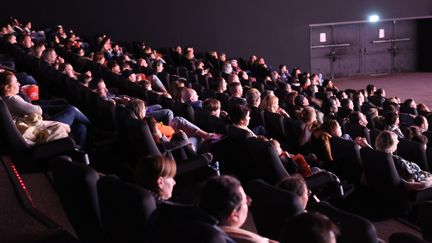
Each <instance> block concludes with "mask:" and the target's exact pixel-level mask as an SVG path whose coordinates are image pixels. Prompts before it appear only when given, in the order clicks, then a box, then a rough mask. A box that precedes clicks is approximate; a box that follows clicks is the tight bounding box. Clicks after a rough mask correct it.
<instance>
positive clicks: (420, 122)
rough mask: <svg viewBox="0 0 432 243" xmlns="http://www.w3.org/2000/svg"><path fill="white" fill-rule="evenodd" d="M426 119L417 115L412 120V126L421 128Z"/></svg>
mask: <svg viewBox="0 0 432 243" xmlns="http://www.w3.org/2000/svg"><path fill="white" fill-rule="evenodd" d="M426 121H427V120H426V117H424V116H422V115H418V116H416V117H415V118H414V121H413V125H415V126H418V127H421V126H422V125H423V124H425V123H426Z"/></svg>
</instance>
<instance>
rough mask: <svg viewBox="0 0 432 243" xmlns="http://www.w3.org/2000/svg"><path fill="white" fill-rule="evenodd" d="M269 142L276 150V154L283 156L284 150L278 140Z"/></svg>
mask: <svg viewBox="0 0 432 243" xmlns="http://www.w3.org/2000/svg"><path fill="white" fill-rule="evenodd" d="M268 142H269V143H270V144H271V145H272V146H273V148H274V149H275V150H276V153H277V154H278V155H281V154H282V152H283V150H282V147H281V145H280V143H279V142H278V140H276V139H273V138H271V139H269V140H268Z"/></svg>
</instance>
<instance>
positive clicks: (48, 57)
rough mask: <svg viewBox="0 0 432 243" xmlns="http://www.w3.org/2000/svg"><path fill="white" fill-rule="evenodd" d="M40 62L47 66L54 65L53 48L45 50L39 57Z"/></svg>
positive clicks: (54, 53)
mask: <svg viewBox="0 0 432 243" xmlns="http://www.w3.org/2000/svg"><path fill="white" fill-rule="evenodd" d="M41 58H42V60H44V61H45V62H47V63H49V64H51V65H52V64H55V62H56V60H57V53H56V51H55V50H54V49H53V48H47V49H46V50H45V51H44V52H42V56H41Z"/></svg>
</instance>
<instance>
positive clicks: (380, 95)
mask: <svg viewBox="0 0 432 243" xmlns="http://www.w3.org/2000/svg"><path fill="white" fill-rule="evenodd" d="M375 95H376V96H379V97H385V96H386V93H385V90H384V89H381V88H379V89H377V90H376V91H375Z"/></svg>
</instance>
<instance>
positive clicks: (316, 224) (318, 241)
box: [280, 212, 339, 243]
mask: <svg viewBox="0 0 432 243" xmlns="http://www.w3.org/2000/svg"><path fill="white" fill-rule="evenodd" d="M331 232H333V233H334V234H335V237H336V236H337V235H338V234H339V229H338V228H337V226H336V225H335V224H334V223H333V222H332V221H331V220H330V219H329V218H327V217H326V216H324V215H322V214H320V213H312V212H311V213H302V214H299V215H297V216H295V217H293V218H291V219H290V220H288V221H287V223H286V224H285V225H284V227H283V230H282V237H281V239H280V242H281V243H291V242H297V243H300V242H301V243H329V242H331V241H330V240H331Z"/></svg>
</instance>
